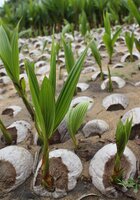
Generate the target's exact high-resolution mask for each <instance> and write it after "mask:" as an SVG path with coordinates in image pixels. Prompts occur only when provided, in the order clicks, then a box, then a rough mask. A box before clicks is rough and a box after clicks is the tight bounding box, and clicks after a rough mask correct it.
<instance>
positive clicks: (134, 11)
mask: <svg viewBox="0 0 140 200" xmlns="http://www.w3.org/2000/svg"><path fill="white" fill-rule="evenodd" d="M127 3H128V8H129V10H130V12H131V14H132V15H133V16H134V17H135V19H136V20H137V23H138V24H139V25H140V12H139V10H138V8H137V7H136V5H135V3H134V1H132V0H127Z"/></svg>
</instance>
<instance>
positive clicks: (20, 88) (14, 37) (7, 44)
mask: <svg viewBox="0 0 140 200" xmlns="http://www.w3.org/2000/svg"><path fill="white" fill-rule="evenodd" d="M18 27H19V24H18V25H17V27H16V28H15V29H14V30H13V31H10V30H9V29H8V27H7V26H5V25H1V26H0V38H1V40H0V58H1V60H2V62H3V64H4V67H5V69H6V72H7V74H8V76H9V77H10V79H11V80H12V82H13V85H14V87H15V89H16V91H17V92H18V95H19V96H20V97H21V98H22V100H23V102H24V104H25V106H26V108H27V110H28V111H29V113H30V115H31V117H32V119H33V120H34V111H33V107H32V105H31V103H30V102H29V101H28V99H27V96H26V92H25V90H26V83H25V79H24V78H21V79H20V77H19V75H20V67H19V49H18Z"/></svg>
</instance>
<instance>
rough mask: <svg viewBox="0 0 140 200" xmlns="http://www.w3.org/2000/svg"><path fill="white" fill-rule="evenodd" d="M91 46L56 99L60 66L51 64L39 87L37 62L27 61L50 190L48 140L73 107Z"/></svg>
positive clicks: (43, 169)
mask: <svg viewBox="0 0 140 200" xmlns="http://www.w3.org/2000/svg"><path fill="white" fill-rule="evenodd" d="M87 49H88V48H86V49H85V51H84V52H83V53H82V55H81V56H80V57H79V59H78V60H77V62H76V63H75V65H74V66H73V68H72V69H71V71H70V73H69V76H68V78H67V80H66V82H65V84H64V85H63V88H62V90H61V92H60V94H59V96H58V98H57V99H56V98H55V87H56V76H55V74H54V71H55V69H56V66H55V65H52V66H51V69H50V76H49V78H47V77H44V79H43V81H42V84H41V86H39V83H38V81H37V78H36V75H35V72H34V64H33V63H29V62H28V61H27V62H26V64H25V66H26V71H27V75H28V79H29V86H30V91H31V97H32V102H33V105H34V113H35V118H36V121H37V124H38V127H39V129H40V130H41V131H40V133H41V138H42V141H43V147H42V166H41V173H42V176H41V177H42V179H41V182H42V185H43V186H44V187H45V188H46V189H47V190H48V191H53V190H54V178H53V177H52V176H51V175H50V171H49V144H48V143H49V142H48V141H49V139H51V138H52V136H53V135H54V133H55V130H56V129H57V127H58V126H59V124H60V123H61V121H62V120H63V118H64V117H65V115H66V113H67V111H68V109H69V106H70V103H71V100H72V98H73V94H74V91H75V87H76V85H77V82H78V79H79V76H80V72H81V69H82V65H83V62H84V58H85V56H86V53H87ZM40 133H39V134H40Z"/></svg>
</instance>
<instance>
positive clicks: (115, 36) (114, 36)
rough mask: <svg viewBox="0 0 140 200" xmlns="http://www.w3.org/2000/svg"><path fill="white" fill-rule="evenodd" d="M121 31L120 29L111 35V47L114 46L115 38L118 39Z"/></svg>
mask: <svg viewBox="0 0 140 200" xmlns="http://www.w3.org/2000/svg"><path fill="white" fill-rule="evenodd" d="M121 30H122V28H119V29H118V30H117V31H116V32H115V34H114V35H113V38H112V46H114V44H115V42H116V40H117V38H118V37H119V35H120V33H121Z"/></svg>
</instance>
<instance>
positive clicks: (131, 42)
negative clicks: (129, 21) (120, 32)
mask: <svg viewBox="0 0 140 200" xmlns="http://www.w3.org/2000/svg"><path fill="white" fill-rule="evenodd" d="M125 42H126V45H127V48H128V51H129V53H130V61H131V62H133V61H134V58H133V47H134V33H133V32H132V33H131V34H130V32H125Z"/></svg>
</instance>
